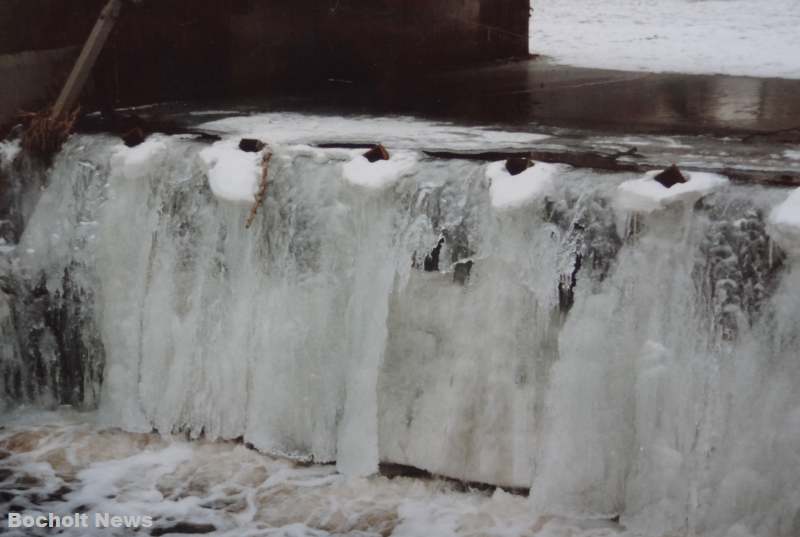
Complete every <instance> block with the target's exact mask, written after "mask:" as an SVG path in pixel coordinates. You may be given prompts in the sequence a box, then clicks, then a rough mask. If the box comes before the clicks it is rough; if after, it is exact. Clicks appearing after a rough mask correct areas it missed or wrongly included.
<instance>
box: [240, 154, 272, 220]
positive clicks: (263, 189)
mask: <svg viewBox="0 0 800 537" xmlns="http://www.w3.org/2000/svg"><path fill="white" fill-rule="evenodd" d="M270 160H272V153H270V152H269V151H267V152H266V153H265V154H264V157H263V159H262V160H261V184H260V185H259V187H258V192H256V202H255V203H254V204H253V207H252V208H251V209H250V215H249V216H248V217H247V222H245V225H244V227H245V229H250V226H252V225H253V222H254V221H255V219H256V215H257V214H258V209H259V208H260V207H261V205H262V204H263V203H264V198H266V197H267V182H268V181H267V180H268V179H269V162H270Z"/></svg>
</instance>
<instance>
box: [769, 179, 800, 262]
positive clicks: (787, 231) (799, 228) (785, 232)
mask: <svg viewBox="0 0 800 537" xmlns="http://www.w3.org/2000/svg"><path fill="white" fill-rule="evenodd" d="M768 224H769V228H768V229H769V232H770V236H771V237H772V238H773V239H774V240H775V242H777V243H778V244H779V245H780V246H781V248H783V249H784V250H786V251H787V252H789V253H790V254H792V255H795V256H798V255H800V188H798V189H796V190H794V191H793V192H792V193H791V194H789V197H788V198H786V201H784V202H783V203H781V204H780V205H778V206H777V207H775V209H773V210H772V212H771V213H770V215H769V222H768Z"/></svg>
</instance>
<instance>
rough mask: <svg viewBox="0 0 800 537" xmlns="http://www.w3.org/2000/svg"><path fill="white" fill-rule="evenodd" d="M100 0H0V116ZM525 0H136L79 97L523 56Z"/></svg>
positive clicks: (18, 101) (18, 104) (51, 66)
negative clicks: (198, 0) (84, 90)
mask: <svg viewBox="0 0 800 537" xmlns="http://www.w3.org/2000/svg"><path fill="white" fill-rule="evenodd" d="M104 3H105V0H5V1H4V2H0V125H3V124H7V123H8V121H9V119H10V118H11V117H12V116H13V115H14V114H15V113H16V112H18V111H19V110H32V109H37V108H38V107H41V106H43V105H45V104H46V103H48V102H51V101H52V100H53V99H54V98H55V96H56V94H57V92H58V90H59V88H60V85H61V84H62V83H63V80H64V79H65V77H66V75H67V73H68V70H69V68H70V66H71V62H72V61H73V60H74V58H75V57H76V55H77V53H78V51H79V47H80V45H81V44H82V43H83V41H84V40H85V38H86V36H87V35H88V33H89V31H90V30H91V27H92V25H93V24H94V21H95V19H96V17H97V14H98V13H99V11H100V9H101V8H102V6H103V4H104ZM528 15H529V0H209V1H203V2H197V1H196V0H158V1H156V0H142V2H140V3H138V4H134V3H126V5H125V8H124V10H123V14H122V18H121V19H120V22H119V23H118V25H117V28H116V29H115V30H114V33H113V35H112V37H111V40H110V42H109V43H108V45H107V47H106V50H105V51H104V53H103V54H102V56H101V58H100V61H99V64H98V66H97V68H96V70H95V74H94V76H93V80H92V81H91V83H90V85H89V87H88V88H87V93H86V98H85V99H84V103H85V104H88V105H90V106H102V105H111V104H113V105H131V104H142V103H147V102H153V101H165V100H175V99H187V100H188V99H202V98H216V97H236V96H240V95H264V94H267V93H269V92H270V91H273V90H276V89H287V88H288V89H291V88H293V87H309V86H313V85H314V84H317V83H319V82H320V81H326V80H330V79H337V80H338V79H342V80H370V81H382V80H384V79H391V78H392V77H396V76H413V75H414V74H418V73H422V72H424V71H427V70H431V69H434V68H440V67H443V66H457V65H465V64H470V63H475V62H480V61H485V60H491V59H498V58H508V57H514V56H524V55H526V54H527V46H528V35H527V33H528Z"/></svg>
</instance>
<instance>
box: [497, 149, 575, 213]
mask: <svg viewBox="0 0 800 537" xmlns="http://www.w3.org/2000/svg"><path fill="white" fill-rule="evenodd" d="M560 169H561V166H560V165H558V164H548V163H546V162H536V163H535V164H534V165H533V166H532V167H530V168H528V169H527V170H525V171H524V172H522V173H520V174H517V175H511V174H510V173H509V172H508V170H507V169H506V161H504V160H501V161H499V162H492V163H491V164H489V166H487V167H486V177H487V178H488V179H489V180H490V181H491V186H490V187H489V194H490V195H491V197H492V207H494V208H495V209H500V210H504V209H514V208H518V207H523V206H525V205H528V204H531V203H533V202H535V201H537V200H540V199H543V198H544V197H545V196H547V195H548V194H549V193H551V192H552V191H553V188H554V187H555V182H554V180H553V178H554V176H555V175H556V173H558V171H559V170H560Z"/></svg>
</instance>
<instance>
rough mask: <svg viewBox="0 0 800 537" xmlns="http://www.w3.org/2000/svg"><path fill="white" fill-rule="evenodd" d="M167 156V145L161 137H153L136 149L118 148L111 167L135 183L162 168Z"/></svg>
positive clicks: (122, 146) (120, 146) (121, 146)
mask: <svg viewBox="0 0 800 537" xmlns="http://www.w3.org/2000/svg"><path fill="white" fill-rule="evenodd" d="M166 155H167V144H166V142H165V141H164V139H163V137H161V136H151V137H149V138H148V139H147V140H145V141H144V142H142V143H141V144H139V145H137V146H136V147H128V146H125V145H121V144H120V145H119V146H117V148H116V150H115V151H114V155H113V156H112V158H111V165H112V167H113V168H115V169H118V170H119V171H120V173H121V174H122V176H123V177H124V178H125V179H127V180H129V181H135V180H137V179H142V178H143V177H146V176H147V174H148V172H149V171H150V170H152V169H153V168H155V167H157V166H160V165H161V163H162V162H163V160H164V158H165V157H166Z"/></svg>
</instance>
